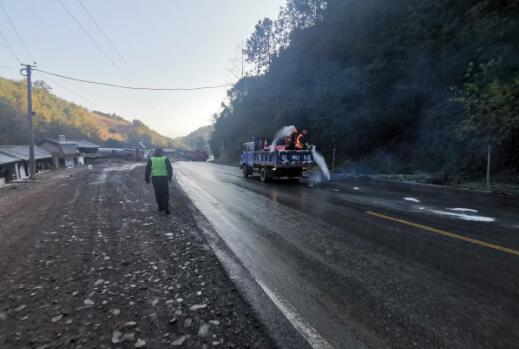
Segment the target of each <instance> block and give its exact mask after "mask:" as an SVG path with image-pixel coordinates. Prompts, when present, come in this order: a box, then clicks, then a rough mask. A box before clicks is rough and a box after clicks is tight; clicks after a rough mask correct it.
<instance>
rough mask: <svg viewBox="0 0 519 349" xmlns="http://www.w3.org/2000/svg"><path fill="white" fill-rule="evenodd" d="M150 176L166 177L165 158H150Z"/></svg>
mask: <svg viewBox="0 0 519 349" xmlns="http://www.w3.org/2000/svg"><path fill="white" fill-rule="evenodd" d="M150 159H151V176H152V177H158V176H167V175H168V169H167V167H166V157H165V156H152V157H151V158H150Z"/></svg>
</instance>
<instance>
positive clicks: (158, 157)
mask: <svg viewBox="0 0 519 349" xmlns="http://www.w3.org/2000/svg"><path fill="white" fill-rule="evenodd" d="M150 177H151V182H152V183H153V189H154V191H155V199H156V200H157V205H159V211H160V212H166V214H169V182H170V181H171V178H172V177H173V167H172V166H171V163H170V162H169V159H168V158H167V157H166V156H165V155H164V150H163V149H162V148H157V149H155V155H153V156H151V157H150V158H149V159H148V163H147V164H146V173H145V180H146V183H148V184H150Z"/></svg>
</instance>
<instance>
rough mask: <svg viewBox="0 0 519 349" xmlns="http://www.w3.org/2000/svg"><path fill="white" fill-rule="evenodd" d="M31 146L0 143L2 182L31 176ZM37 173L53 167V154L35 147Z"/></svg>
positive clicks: (0, 180)
mask: <svg viewBox="0 0 519 349" xmlns="http://www.w3.org/2000/svg"><path fill="white" fill-rule="evenodd" d="M29 157H30V155H29V146H28V145H0V184H5V183H6V182H10V181H11V180H15V179H24V178H27V177H29ZM34 158H35V160H36V173H38V172H41V171H44V170H48V169H51V168H52V167H53V162H52V154H50V153H49V152H47V151H46V150H45V149H43V148H40V147H38V146H35V147H34Z"/></svg>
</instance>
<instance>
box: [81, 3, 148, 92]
mask: <svg viewBox="0 0 519 349" xmlns="http://www.w3.org/2000/svg"><path fill="white" fill-rule="evenodd" d="M78 2H79V5H80V6H81V7H82V8H83V10H84V11H85V13H86V14H87V16H88V18H90V20H91V21H92V22H93V23H94V24H95V26H96V27H97V29H99V31H100V32H101V34H102V35H103V37H104V38H105V39H106V41H107V42H108V44H109V45H110V47H111V48H112V49H113V50H114V52H115V53H116V54H117V56H118V57H119V59H120V60H121V61H122V62H123V63H124V65H125V66H126V68H128V71H130V73H131V74H132V75H133V77H134V78H135V79H137V80H139V78H138V77H137V75H136V74H135V73H134V71H133V70H132V68H131V67H130V65H129V64H128V62H127V61H126V59H125V58H124V57H123V55H122V54H121V52H119V50H118V49H117V47H116V46H115V44H114V43H113V41H112V40H110V38H109V37H108V35H107V34H106V32H105V31H104V30H103V28H102V27H101V26H100V25H99V23H98V22H97V21H96V20H95V18H94V16H92V14H91V13H90V11H89V10H88V9H87V7H86V6H85V5H84V4H83V2H82V1H81V0H78ZM139 83H140V81H139Z"/></svg>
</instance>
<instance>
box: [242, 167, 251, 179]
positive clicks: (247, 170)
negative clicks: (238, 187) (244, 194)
mask: <svg viewBox="0 0 519 349" xmlns="http://www.w3.org/2000/svg"><path fill="white" fill-rule="evenodd" d="M242 171H243V177H245V178H247V177H249V176H250V174H251V170H250V169H249V166H247V165H243V166H242Z"/></svg>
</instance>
